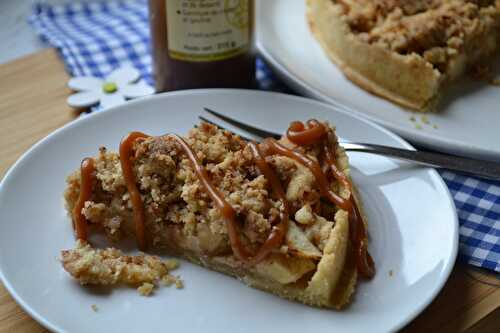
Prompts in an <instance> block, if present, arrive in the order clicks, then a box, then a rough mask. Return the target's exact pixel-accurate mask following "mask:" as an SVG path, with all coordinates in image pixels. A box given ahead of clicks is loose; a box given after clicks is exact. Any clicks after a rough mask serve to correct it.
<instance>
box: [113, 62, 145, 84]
mask: <svg viewBox="0 0 500 333" xmlns="http://www.w3.org/2000/svg"><path fill="white" fill-rule="evenodd" d="M140 76H141V74H140V73H139V71H138V70H137V69H135V68H134V67H132V66H129V65H125V66H123V67H120V68H117V69H115V70H114V71H112V72H111V74H109V75H108V76H107V77H106V81H108V82H114V83H116V84H117V85H118V86H119V87H122V86H124V85H126V84H127V83H131V82H135V81H137V80H138V79H139V77H140Z"/></svg>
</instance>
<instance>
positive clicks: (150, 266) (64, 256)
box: [61, 241, 179, 296]
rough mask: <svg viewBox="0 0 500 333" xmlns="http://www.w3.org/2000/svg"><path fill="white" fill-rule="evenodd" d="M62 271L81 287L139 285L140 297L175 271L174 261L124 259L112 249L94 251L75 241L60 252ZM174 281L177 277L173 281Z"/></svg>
mask: <svg viewBox="0 0 500 333" xmlns="http://www.w3.org/2000/svg"><path fill="white" fill-rule="evenodd" d="M61 262H62V264H63V267H64V269H65V270H66V271H67V272H68V273H70V274H71V275H72V276H73V277H74V278H75V279H77V280H78V281H79V282H80V283H81V284H83V285H85V284H99V285H116V284H127V285H132V286H139V287H138V291H139V293H140V294H141V295H144V296H147V295H149V294H150V293H151V292H152V290H153V288H154V287H155V285H156V284H157V283H158V282H159V281H163V280H165V279H167V278H174V277H172V276H171V275H170V274H169V273H170V271H171V270H173V269H175V268H177V267H178V266H179V263H178V261H177V260H175V259H170V260H162V259H160V258H159V257H157V256H151V255H144V254H141V255H137V256H127V255H124V254H123V253H122V252H121V251H120V250H117V249H115V248H107V249H104V250H101V249H94V248H92V247H91V246H90V245H89V244H88V243H86V242H83V241H78V242H77V244H76V247H75V248H74V249H72V250H66V251H62V252H61ZM174 279H178V278H174Z"/></svg>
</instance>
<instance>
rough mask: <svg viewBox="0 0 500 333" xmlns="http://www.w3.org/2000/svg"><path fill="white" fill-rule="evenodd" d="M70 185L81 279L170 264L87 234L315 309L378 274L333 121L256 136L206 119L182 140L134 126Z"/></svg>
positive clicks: (72, 263) (164, 269)
mask: <svg viewBox="0 0 500 333" xmlns="http://www.w3.org/2000/svg"><path fill="white" fill-rule="evenodd" d="M67 183H68V186H67V189H66V191H65V194H64V197H65V201H66V208H67V210H68V212H69V213H70V215H71V216H72V220H73V226H74V228H75V231H76V236H77V238H78V239H79V242H78V243H77V247H76V248H75V249H72V250H67V251H63V253H62V262H63V266H64V268H65V269H66V270H67V271H68V272H69V273H70V274H71V275H72V276H74V277H75V278H77V279H78V280H79V281H80V282H81V283H83V284H86V283H93V284H114V283H117V282H124V283H129V284H134V283H149V284H151V283H154V282H155V281H154V280H155V279H158V278H162V276H164V275H166V276H167V277H168V275H167V274H168V269H169V268H171V266H172V265H171V264H168V263H161V262H160V261H159V260H156V259H155V258H151V257H149V256H140V257H139V258H137V257H129V256H123V255H122V254H121V252H118V251H116V250H113V249H109V250H104V251H103V250H95V249H92V247H91V246H89V244H88V243H87V241H88V236H89V235H90V234H91V233H103V234H105V235H106V236H107V237H108V238H109V239H110V240H111V241H116V240H119V239H124V238H130V237H131V238H132V239H136V240H137V244H138V247H139V249H141V250H146V249H154V250H164V251H165V252H166V253H169V254H173V255H177V256H180V257H183V258H186V259H188V260H190V261H192V262H194V263H197V264H199V265H202V266H205V267H208V268H210V269H213V270H216V271H219V272H222V273H225V274H228V275H231V276H234V277H237V278H239V279H240V280H241V281H243V282H244V283H246V284H247V285H249V286H252V287H256V288H259V289H262V290H265V291H268V292H271V293H274V294H277V295H279V296H282V297H285V298H288V299H292V300H297V301H300V302H302V303H305V304H309V305H313V306H320V307H332V308H341V307H343V306H345V305H346V304H348V302H349V301H350V299H351V296H352V294H353V292H354V290H355V285H356V283H357V280H358V276H364V277H372V276H373V274H374V273H375V268H374V263H373V260H372V258H371V257H370V255H369V253H368V251H367V245H368V238H367V237H368V236H367V233H366V218H365V217H364V215H363V213H362V209H361V207H360V204H359V200H358V198H357V196H356V191H355V189H354V187H353V184H352V181H351V179H350V177H349V163H348V158H347V155H346V154H345V151H344V150H343V148H342V147H341V146H340V145H339V144H338V141H337V137H336V135H335V131H334V128H333V127H331V126H330V125H328V124H327V123H322V122H319V121H315V120H310V121H308V122H307V124H306V125H304V124H303V123H300V122H294V123H292V124H291V126H290V128H289V130H288V131H287V135H284V136H283V137H282V138H281V139H280V140H275V139H271V138H269V139H266V140H264V141H263V142H261V143H259V144H257V143H253V142H247V141H244V140H242V139H241V138H240V137H239V136H237V135H234V134H232V133H230V132H228V131H225V130H221V129H219V128H217V127H215V126H212V125H210V124H207V123H201V124H200V125H199V126H197V127H196V128H194V129H192V130H191V131H190V133H189V134H188V135H187V136H186V137H185V138H183V137H180V136H177V135H174V134H167V135H163V136H158V137H153V136H149V135H146V134H143V133H139V132H132V133H130V134H129V135H127V136H126V137H124V139H123V140H122V142H121V144H120V151H119V154H118V153H114V152H109V151H107V150H106V149H105V148H101V149H100V153H99V155H98V156H96V157H95V158H86V159H84V160H83V162H82V165H81V168H80V169H79V170H77V171H75V172H74V173H73V174H71V175H70V176H69V177H68V179H67ZM148 286H149V285H148ZM149 289H150V288H149Z"/></svg>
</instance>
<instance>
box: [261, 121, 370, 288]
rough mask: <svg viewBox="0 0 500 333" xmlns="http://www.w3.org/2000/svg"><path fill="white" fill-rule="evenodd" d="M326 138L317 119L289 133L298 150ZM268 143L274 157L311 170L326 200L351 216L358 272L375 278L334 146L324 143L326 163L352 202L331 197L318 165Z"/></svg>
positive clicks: (295, 126) (362, 228)
mask: <svg viewBox="0 0 500 333" xmlns="http://www.w3.org/2000/svg"><path fill="white" fill-rule="evenodd" d="M326 135H327V132H326V128H325V126H324V125H323V124H321V123H320V122H319V121H317V120H315V119H312V120H309V121H307V128H306V126H304V124H303V123H301V122H293V123H292V124H291V125H290V128H289V129H288V131H287V138H288V140H290V141H291V142H293V143H295V144H296V145H299V146H303V145H310V144H313V143H318V142H319V141H320V140H321V139H322V138H324V137H326ZM265 142H266V144H268V145H269V146H270V147H271V148H272V149H273V151H274V152H275V153H278V154H282V155H285V156H288V157H290V158H293V159H294V160H296V161H297V162H299V163H301V164H302V165H304V166H306V167H307V168H309V170H311V172H312V173H313V174H314V176H315V178H316V182H317V183H318V186H319V188H320V192H321V194H322V195H323V196H325V197H327V198H328V199H329V200H330V202H332V203H333V204H334V205H337V206H338V207H339V208H341V209H343V210H345V211H347V212H348V214H349V222H350V224H351V230H350V232H349V234H350V238H351V241H352V243H353V245H354V251H355V258H356V264H357V268H358V272H359V273H360V274H361V275H363V276H364V277H367V278H371V277H373V276H374V275H375V264H374V262H373V258H372V257H371V255H370V253H368V236H367V233H366V229H365V225H364V223H363V220H362V219H361V213H360V212H359V208H358V206H357V204H356V201H355V200H354V198H353V195H352V185H351V183H350V181H349V180H348V179H347V177H346V176H345V174H344V173H343V172H342V171H340V170H339V169H338V168H337V165H336V164H335V162H336V161H335V153H334V151H333V150H332V147H331V145H329V144H327V143H326V142H325V144H324V148H323V149H324V159H325V161H326V163H327V164H328V168H329V169H330V171H331V172H332V175H333V177H334V178H335V179H336V180H337V181H339V182H340V183H341V184H342V185H343V186H344V187H345V188H347V189H348V190H349V192H350V193H351V194H350V196H349V199H347V200H345V199H343V198H340V199H341V200H339V197H338V196H337V197H334V196H332V195H331V194H330V193H329V192H332V193H333V191H331V190H329V189H328V180H327V178H326V175H325V174H324V172H323V170H321V167H320V166H319V163H317V162H316V161H314V160H311V159H309V158H307V157H306V156H305V155H303V154H300V153H298V152H295V151H293V150H291V149H288V148H286V147H284V146H282V145H280V144H279V143H277V142H276V141H275V140H273V139H266V141H265Z"/></svg>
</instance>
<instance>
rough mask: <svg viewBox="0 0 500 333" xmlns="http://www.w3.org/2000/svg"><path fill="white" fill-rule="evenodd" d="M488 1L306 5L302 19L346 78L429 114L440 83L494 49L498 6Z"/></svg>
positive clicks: (316, 1)
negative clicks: (486, 4)
mask: <svg viewBox="0 0 500 333" xmlns="http://www.w3.org/2000/svg"><path fill="white" fill-rule="evenodd" d="M489 2H490V4H488V6H486V7H479V5H475V4H473V3H470V2H469V1H465V0H449V1H444V2H442V1H434V0H429V1H415V2H404V1H397V0H390V1H389V0H378V1H373V2H370V1H364V0H342V1H341V0H338V1H332V0H307V18H308V21H309V25H310V28H311V31H312V32H313V34H314V35H315V36H316V38H317V39H318V41H319V43H320V44H321V46H322V47H323V49H324V50H325V52H326V53H327V55H328V56H329V57H330V59H331V60H332V61H333V62H334V63H335V64H337V66H338V67H339V68H340V69H341V70H342V71H343V73H344V74H345V75H346V77H347V78H349V79H350V80H351V81H353V82H354V83H356V84H357V85H359V86H360V87H362V88H363V89H365V90H367V91H369V92H372V93H374V94H376V95H379V96H381V97H384V98H386V99H388V100H390V101H392V102H395V103H397V104H400V105H402V106H405V107H408V108H411V109H414V110H417V111H430V110H433V109H434V107H435V106H436V104H437V103H438V101H439V99H440V96H441V94H442V89H443V87H444V86H445V84H446V83H447V82H449V81H452V80H454V79H455V78H457V77H458V76H460V75H462V74H463V73H464V72H465V70H466V68H467V66H469V65H471V64H473V63H475V62H477V61H478V60H480V59H481V58H484V57H486V56H489V55H491V54H492V53H493V52H494V51H495V50H496V49H497V44H498V38H499V33H498V30H499V29H498V28H499V26H500V1H496V2H494V1H489ZM461 29H462V30H461ZM458 36H460V37H458ZM480 41H482V42H480ZM443 43H444V45H445V46H444V47H443V46H442V44H443Z"/></svg>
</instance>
